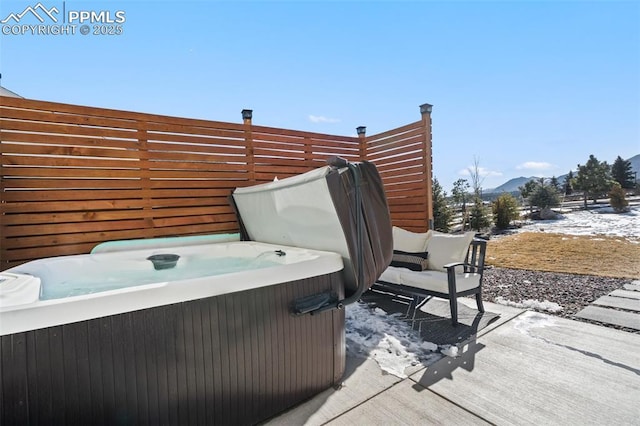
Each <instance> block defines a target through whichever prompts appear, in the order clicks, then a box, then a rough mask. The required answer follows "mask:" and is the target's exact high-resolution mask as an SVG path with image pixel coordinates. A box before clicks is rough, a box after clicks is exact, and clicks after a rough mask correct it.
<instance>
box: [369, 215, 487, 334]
mask: <svg viewBox="0 0 640 426" xmlns="http://www.w3.org/2000/svg"><path fill="white" fill-rule="evenodd" d="M393 239H394V241H393V244H394V256H393V260H392V262H391V266H389V267H388V268H387V269H386V270H385V271H384V272H383V273H382V275H381V276H380V278H379V280H378V281H377V282H376V284H375V285H374V287H373V288H374V289H376V290H382V291H387V292H391V293H395V294H400V295H404V296H409V297H412V302H411V304H410V310H411V309H413V310H414V314H415V310H416V309H420V307H421V306H422V304H424V303H425V302H426V301H427V300H429V299H430V298H431V297H439V298H443V299H448V300H449V305H450V308H451V322H452V324H453V326H457V325H458V304H457V298H458V297H460V296H470V295H475V298H476V303H477V305H478V310H479V311H480V312H484V306H483V305H482V275H483V273H484V258H485V253H486V245H487V243H486V241H485V240H482V239H478V238H474V233H473V232H467V233H465V234H460V235H451V234H444V233H440V232H436V231H429V232H426V233H423V234H418V233H414V232H410V231H407V230H404V229H402V228H398V227H394V228H393Z"/></svg>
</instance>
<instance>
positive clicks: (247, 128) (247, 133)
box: [242, 109, 256, 185]
mask: <svg viewBox="0 0 640 426" xmlns="http://www.w3.org/2000/svg"><path fill="white" fill-rule="evenodd" d="M252 118H253V110H252V109H243V110H242V122H243V123H244V145H245V148H246V153H247V172H248V173H249V176H248V178H249V184H250V185H254V184H255V183H256V163H255V160H254V157H253V135H252V134H251V119H252Z"/></svg>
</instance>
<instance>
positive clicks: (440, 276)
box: [379, 266, 480, 293]
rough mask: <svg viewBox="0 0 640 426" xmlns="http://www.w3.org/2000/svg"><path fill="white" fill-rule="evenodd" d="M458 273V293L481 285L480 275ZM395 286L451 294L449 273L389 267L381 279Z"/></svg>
mask: <svg viewBox="0 0 640 426" xmlns="http://www.w3.org/2000/svg"><path fill="white" fill-rule="evenodd" d="M460 270H461V272H460V273H456V291H459V292H460V291H465V290H471V289H472V288H476V287H478V286H479V285H480V274H469V273H463V272H462V268H460ZM379 281H386V282H389V283H393V284H402V285H406V286H408V287H417V288H421V289H423V290H430V291H437V292H439V293H449V284H448V281H447V273H446V272H441V271H432V270H426V271H421V272H418V271H410V270H408V269H406V268H396V267H394V266H389V267H388V268H387V269H385V271H384V272H383V273H382V275H381V276H380V278H379Z"/></svg>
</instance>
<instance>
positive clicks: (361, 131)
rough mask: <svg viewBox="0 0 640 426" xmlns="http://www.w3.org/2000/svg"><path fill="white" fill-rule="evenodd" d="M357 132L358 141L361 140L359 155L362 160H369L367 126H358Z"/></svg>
mask: <svg viewBox="0 0 640 426" xmlns="http://www.w3.org/2000/svg"><path fill="white" fill-rule="evenodd" d="M356 132H358V142H359V146H358V147H359V148H360V151H359V154H358V155H359V157H360V161H366V160H367V128H366V127H365V126H360V127H356Z"/></svg>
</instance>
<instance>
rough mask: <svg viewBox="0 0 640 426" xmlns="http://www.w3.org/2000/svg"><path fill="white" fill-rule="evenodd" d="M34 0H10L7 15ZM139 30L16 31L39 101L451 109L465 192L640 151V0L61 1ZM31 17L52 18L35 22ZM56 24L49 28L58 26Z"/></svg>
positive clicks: (158, 108)
mask: <svg viewBox="0 0 640 426" xmlns="http://www.w3.org/2000/svg"><path fill="white" fill-rule="evenodd" d="M37 3H38V1H37V0H34V1H31V2H29V1H6V0H2V2H1V3H0V20H2V19H4V18H6V17H7V16H8V15H9V14H10V13H20V12H22V11H23V10H24V9H25V8H26V7H27V6H35V5H36V4H37ZM41 3H42V4H43V6H45V7H46V8H51V7H57V8H58V9H59V10H62V9H63V6H64V10H65V11H66V12H68V11H83V10H84V11H109V12H110V13H111V16H112V17H113V15H114V14H115V12H116V11H119V10H121V11H124V12H125V16H126V21H125V22H124V23H123V24H122V31H123V32H122V34H121V35H111V36H109V35H102V36H101V35H93V34H89V35H86V36H84V35H81V34H74V35H58V36H56V35H30V34H24V35H5V34H3V35H0V72H1V73H2V80H1V84H2V85H3V86H4V87H6V88H8V89H10V90H13V91H14V92H17V93H19V94H20V95H22V96H24V97H28V98H34V99H42V100H48V101H56V102H64V103H72V104H81V105H90V106H98V107H107V108H115V109H123V110H132V111H141V112H149V113H158V114H167V115H175V116H184V117H193V118H204V119H212V120H220V121H231V122H240V121H241V116H240V110H242V109H243V108H250V109H253V110H254V120H253V121H254V123H256V124H260V125H267V126H275V127H285V128H292V129H299V130H308V131H317V132H323V133H331V134H341V135H354V136H355V128H356V127H357V126H360V125H364V126H367V133H368V134H374V133H378V132H381V131H385V130H388V129H391V128H394V127H397V126H401V125H403V124H407V123H410V122H413V121H416V120H418V119H420V113H419V108H418V106H419V105H420V104H422V103H431V104H433V105H434V110H433V114H432V117H433V161H434V176H435V177H436V178H438V180H439V181H440V182H441V183H442V184H443V186H444V187H445V189H446V190H447V191H449V190H450V188H451V185H452V183H453V182H454V181H455V180H456V179H459V178H468V176H466V175H465V172H466V169H467V168H468V167H469V166H471V165H472V164H473V161H474V158H477V159H478V161H479V165H480V166H481V168H482V171H483V173H484V174H485V180H484V182H483V187H485V188H490V187H495V186H497V185H499V184H501V183H503V182H504V181H506V180H508V179H510V178H513V177H517V176H533V175H536V176H541V175H544V176H552V175H562V174H564V173H567V172H568V171H569V170H570V169H572V168H575V166H576V164H577V163H584V162H586V160H587V159H588V157H589V155H590V154H594V155H595V156H596V157H598V159H600V160H606V161H609V162H610V163H611V162H613V160H614V159H615V158H616V156H618V155H620V156H622V157H623V158H629V157H631V156H633V155H636V154H639V153H640V2H613V1H606V2H594V1H589V2H580V1H569V2H555V1H544V2H522V1H496V2H489V1H473V2H460V1H452V2H436V1H422V2H420V1H412V2H392V1H376V2H368V1H357V2H341V1H325V2H306V1H298V2H296V1H288V2H272V1H260V2H246V1H235V2H220V1H211V2H204V1H200V2H177V1H176V2H170V1H155V2H151V1H134V2H131V1H119V0H112V1H109V2H99V1H79V0H78V1H76V0H68V1H66V2H64V5H63V2H62V1H57V0H56V1H47V0H41ZM23 19H24V21H22V22H21V23H23V24H24V23H37V22H36V21H35V20H34V18H33V17H29V16H26V17H25V18H23ZM47 23H49V22H47Z"/></svg>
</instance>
